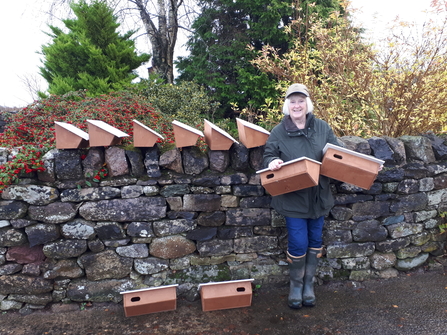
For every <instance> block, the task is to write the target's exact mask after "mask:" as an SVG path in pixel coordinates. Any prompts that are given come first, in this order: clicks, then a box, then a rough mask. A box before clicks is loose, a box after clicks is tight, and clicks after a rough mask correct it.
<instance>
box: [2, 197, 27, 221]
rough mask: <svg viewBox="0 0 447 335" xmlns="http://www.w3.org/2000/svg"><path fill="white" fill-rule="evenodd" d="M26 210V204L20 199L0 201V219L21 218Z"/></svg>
mask: <svg viewBox="0 0 447 335" xmlns="http://www.w3.org/2000/svg"><path fill="white" fill-rule="evenodd" d="M27 211H28V205H27V204H26V203H25V202H22V201H14V200H13V201H9V200H8V201H0V219H1V220H13V219H21V218H23V217H24V216H25V215H26V213H27Z"/></svg>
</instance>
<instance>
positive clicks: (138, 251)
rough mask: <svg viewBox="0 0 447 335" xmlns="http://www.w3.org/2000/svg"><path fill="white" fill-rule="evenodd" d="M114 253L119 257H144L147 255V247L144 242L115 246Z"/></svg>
mask: <svg viewBox="0 0 447 335" xmlns="http://www.w3.org/2000/svg"><path fill="white" fill-rule="evenodd" d="M116 253H117V254H118V255H120V256H121V257H129V258H135V261H136V260H137V259H138V258H145V257H148V256H149V248H148V247H147V245H146V244H132V245H126V246H123V247H118V248H116Z"/></svg>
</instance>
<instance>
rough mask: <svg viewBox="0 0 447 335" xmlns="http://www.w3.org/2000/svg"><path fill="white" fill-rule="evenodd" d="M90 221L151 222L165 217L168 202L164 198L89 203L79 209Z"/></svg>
mask: <svg viewBox="0 0 447 335" xmlns="http://www.w3.org/2000/svg"><path fill="white" fill-rule="evenodd" d="M79 214H80V215H81V216H82V217H83V218H84V219H85V220H88V221H117V222H123V221H150V220H157V219H161V218H163V217H165V215H166V200H165V199H164V198H162V197H140V198H138V199H113V200H101V201H98V202H88V203H85V204H83V205H81V207H80V208H79Z"/></svg>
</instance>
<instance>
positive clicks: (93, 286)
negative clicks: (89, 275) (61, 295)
mask: <svg viewBox="0 0 447 335" xmlns="http://www.w3.org/2000/svg"><path fill="white" fill-rule="evenodd" d="M133 289H134V284H133V283H132V281H131V280H129V279H122V280H116V279H110V280H100V281H93V282H92V281H88V280H74V281H72V282H70V284H69V285H68V288H67V298H69V299H70V300H72V301H79V302H82V301H91V302H110V301H113V302H115V303H119V302H121V301H122V300H123V296H122V294H120V292H125V291H130V290H133Z"/></svg>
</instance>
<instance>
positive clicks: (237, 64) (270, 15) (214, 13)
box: [177, 0, 338, 116]
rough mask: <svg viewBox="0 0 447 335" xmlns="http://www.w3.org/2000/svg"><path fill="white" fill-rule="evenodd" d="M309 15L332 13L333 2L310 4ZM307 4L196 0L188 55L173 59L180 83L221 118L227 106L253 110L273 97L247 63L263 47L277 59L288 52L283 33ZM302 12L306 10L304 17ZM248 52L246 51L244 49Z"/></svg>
mask: <svg viewBox="0 0 447 335" xmlns="http://www.w3.org/2000/svg"><path fill="white" fill-rule="evenodd" d="M313 2H316V3H317V5H316V6H312V10H315V11H319V12H320V13H322V14H321V15H326V14H325V11H324V8H327V7H328V8H338V1H334V0H316V1H313ZM308 3H310V1H295V0H283V1H273V2H272V1H267V0H242V1H232V0H202V1H201V3H200V6H201V9H202V10H201V14H200V15H199V16H198V18H197V19H196V20H195V22H194V23H193V25H192V28H193V29H194V33H193V35H192V36H191V38H190V39H189V41H188V43H187V46H188V49H189V51H190V55H189V56H187V57H182V58H180V59H179V61H178V64H177V68H178V69H179V72H180V77H179V79H180V80H188V81H192V80H194V81H196V82H197V83H199V84H200V85H204V86H205V87H206V88H207V90H208V91H209V92H211V93H212V94H213V97H214V98H215V99H216V100H218V101H219V102H220V103H221V106H222V108H221V113H222V114H223V116H230V115H232V113H233V111H232V108H231V105H232V104H236V105H237V106H242V107H244V106H248V105H251V106H252V107H253V108H258V107H259V106H260V105H262V104H263V102H264V100H265V99H267V98H269V97H270V98H272V97H273V98H274V97H276V94H277V92H276V89H275V82H274V81H273V80H272V77H271V76H270V75H268V74H267V73H263V72H261V71H259V70H258V69H257V68H256V67H254V66H253V65H252V64H251V63H250V61H251V60H253V59H254V58H255V57H256V56H257V54H258V52H259V51H260V50H261V49H262V47H263V46H264V45H265V44H270V45H271V46H272V47H273V48H275V49H277V50H278V53H279V54H281V53H283V52H285V51H286V50H287V49H288V47H289V37H288V35H287V34H285V29H284V27H285V26H287V25H288V24H289V23H290V22H291V20H292V18H294V17H298V16H304V15H305V13H304V11H303V10H301V8H308V7H309V6H310V5H309V4H308ZM307 12H308V10H306V13H307ZM248 45H249V46H251V48H250V49H247V46H248Z"/></svg>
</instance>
